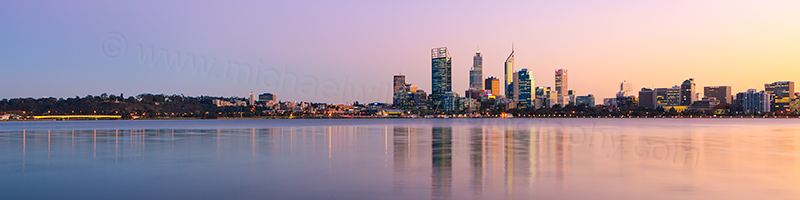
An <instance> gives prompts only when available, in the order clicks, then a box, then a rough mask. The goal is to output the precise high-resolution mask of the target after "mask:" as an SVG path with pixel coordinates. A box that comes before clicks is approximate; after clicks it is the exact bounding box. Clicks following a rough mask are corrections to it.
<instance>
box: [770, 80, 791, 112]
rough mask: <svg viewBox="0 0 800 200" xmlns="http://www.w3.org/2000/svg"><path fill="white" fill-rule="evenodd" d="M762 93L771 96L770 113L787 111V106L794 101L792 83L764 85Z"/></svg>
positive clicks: (781, 82) (783, 82)
mask: <svg viewBox="0 0 800 200" xmlns="http://www.w3.org/2000/svg"><path fill="white" fill-rule="evenodd" d="M764 91H765V92H767V93H769V94H770V95H771V96H772V109H771V110H772V111H775V112H782V111H789V104H790V103H791V102H792V100H794V98H795V96H794V82H792V81H780V82H774V83H769V84H764Z"/></svg>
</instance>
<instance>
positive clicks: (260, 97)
mask: <svg viewBox="0 0 800 200" xmlns="http://www.w3.org/2000/svg"><path fill="white" fill-rule="evenodd" d="M275 100H277V96H276V95H274V94H272V93H264V94H260V95H258V101H260V102H267V101H275Z"/></svg>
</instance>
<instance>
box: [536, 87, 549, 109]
mask: <svg viewBox="0 0 800 200" xmlns="http://www.w3.org/2000/svg"><path fill="white" fill-rule="evenodd" d="M534 91H535V94H534V99H535V100H534V102H533V104H534V107H535V108H536V109H539V108H543V107H545V106H547V95H548V94H550V88H545V87H542V86H536V89H535V90H534Z"/></svg>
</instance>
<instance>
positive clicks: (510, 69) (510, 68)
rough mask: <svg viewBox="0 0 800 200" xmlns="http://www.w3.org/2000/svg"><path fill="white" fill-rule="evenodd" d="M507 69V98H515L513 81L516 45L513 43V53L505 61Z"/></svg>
mask: <svg viewBox="0 0 800 200" xmlns="http://www.w3.org/2000/svg"><path fill="white" fill-rule="evenodd" d="M505 70H506V80H505V81H506V84H505V85H504V86H503V87H505V89H506V98H508V99H514V86H513V84H511V82H512V81H513V80H514V45H513V44H512V45H511V54H510V55H508V58H506V62H505Z"/></svg>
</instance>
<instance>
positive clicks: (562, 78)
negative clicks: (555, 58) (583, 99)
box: [555, 69, 569, 106]
mask: <svg viewBox="0 0 800 200" xmlns="http://www.w3.org/2000/svg"><path fill="white" fill-rule="evenodd" d="M568 83H569V76H568V74H567V70H566V69H558V70H556V90H555V91H556V95H557V97H556V99H558V102H556V103H557V104H559V105H561V106H564V97H565V96H567V95H568V94H567V91H569V84H568Z"/></svg>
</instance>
